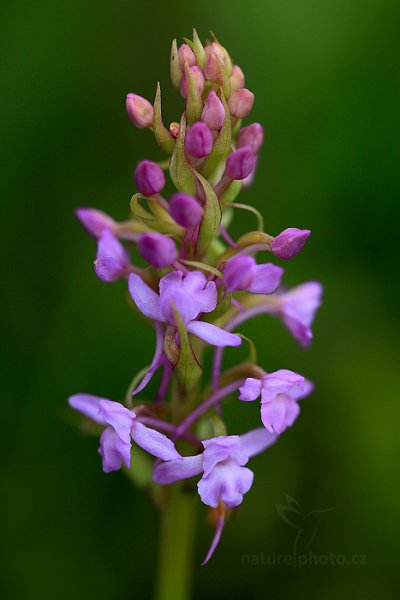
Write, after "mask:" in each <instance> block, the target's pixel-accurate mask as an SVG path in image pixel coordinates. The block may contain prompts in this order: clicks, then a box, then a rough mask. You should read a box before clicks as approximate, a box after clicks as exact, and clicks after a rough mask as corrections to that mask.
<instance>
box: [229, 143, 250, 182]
mask: <svg viewBox="0 0 400 600" xmlns="http://www.w3.org/2000/svg"><path fill="white" fill-rule="evenodd" d="M255 164H256V156H255V154H254V152H253V150H252V149H251V148H249V146H245V147H244V148H239V150H235V152H232V154H230V155H229V156H228V159H227V161H226V169H225V175H227V176H228V177H229V178H230V179H245V178H246V177H248V176H249V175H250V173H251V172H252V171H253V169H254V167H255Z"/></svg>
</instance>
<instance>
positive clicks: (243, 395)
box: [239, 377, 261, 402]
mask: <svg viewBox="0 0 400 600" xmlns="http://www.w3.org/2000/svg"><path fill="white" fill-rule="evenodd" d="M239 392H240V396H239V400H244V401H245V402H252V401H253V400H256V399H257V398H258V397H259V395H260V394H261V379H254V377H248V378H247V379H246V381H245V382H244V384H243V385H242V387H240V388H239Z"/></svg>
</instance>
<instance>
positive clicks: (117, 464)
mask: <svg viewBox="0 0 400 600" xmlns="http://www.w3.org/2000/svg"><path fill="white" fill-rule="evenodd" d="M99 454H100V456H101V457H102V459H103V471H104V472H105V473H110V472H111V471H118V470H119V469H120V468H121V466H122V463H124V465H125V466H126V467H127V468H128V469H129V467H130V464H131V444H130V443H129V444H126V443H125V442H124V441H122V440H121V438H120V437H119V436H118V435H117V433H116V432H115V430H114V429H113V428H112V427H111V426H110V427H107V428H106V429H105V430H104V431H103V433H102V434H101V436H100V448H99Z"/></svg>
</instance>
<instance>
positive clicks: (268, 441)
mask: <svg viewBox="0 0 400 600" xmlns="http://www.w3.org/2000/svg"><path fill="white" fill-rule="evenodd" d="M278 437H279V436H278V434H277V433H270V432H269V431H267V430H266V429H265V428H264V427H259V428H257V429H253V430H252V431H249V432H248V433H244V434H243V435H241V436H240V448H241V450H242V452H244V454H247V456H248V457H249V458H250V457H252V456H255V455H256V454H260V452H263V451H264V450H266V448H268V447H269V446H271V445H272V444H274V443H275V442H276V440H277V439H278Z"/></svg>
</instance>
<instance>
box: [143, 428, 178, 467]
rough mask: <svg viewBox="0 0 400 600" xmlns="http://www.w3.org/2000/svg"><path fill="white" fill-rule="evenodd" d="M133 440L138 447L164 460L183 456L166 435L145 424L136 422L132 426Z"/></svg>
mask: <svg viewBox="0 0 400 600" xmlns="http://www.w3.org/2000/svg"><path fill="white" fill-rule="evenodd" d="M131 435H132V439H133V440H134V442H136V444H137V445H138V446H140V447H141V448H143V450H146V452H149V454H152V455H153V456H156V457H157V458H161V459H162V460H174V459H180V458H181V455H180V454H179V452H178V451H177V449H176V448H175V445H174V443H173V442H172V441H171V440H170V439H169V438H167V436H166V435H164V434H163V433H160V432H159V431H156V430H155V429H151V428H150V427H146V425H143V423H140V422H139V421H135V422H134V423H133V426H132V432H131Z"/></svg>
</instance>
